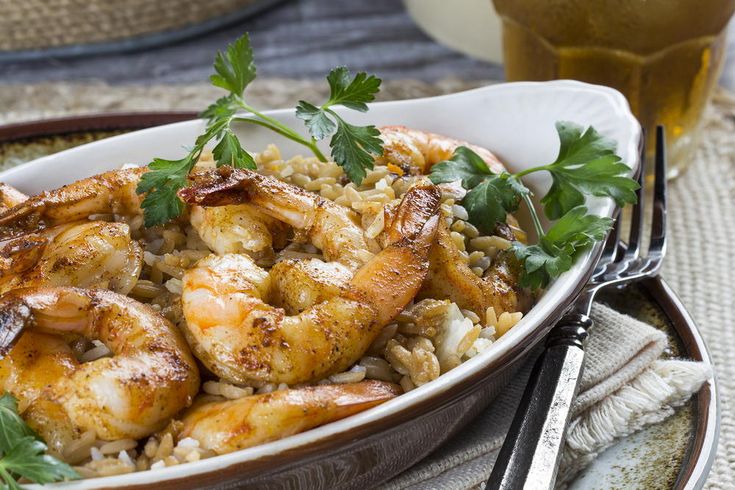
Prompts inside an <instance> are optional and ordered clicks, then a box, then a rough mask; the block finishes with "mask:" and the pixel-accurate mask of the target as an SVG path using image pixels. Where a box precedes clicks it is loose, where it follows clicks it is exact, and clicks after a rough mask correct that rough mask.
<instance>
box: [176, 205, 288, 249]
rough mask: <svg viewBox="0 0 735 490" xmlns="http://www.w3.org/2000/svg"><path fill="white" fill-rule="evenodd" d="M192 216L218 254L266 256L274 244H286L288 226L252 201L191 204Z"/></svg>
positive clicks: (205, 241)
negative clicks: (224, 204)
mask: <svg viewBox="0 0 735 490" xmlns="http://www.w3.org/2000/svg"><path fill="white" fill-rule="evenodd" d="M189 220H190V222H191V225H192V226H193V227H194V229H195V230H197V232H198V233H199V236H200V237H201V238H202V240H203V241H204V243H206V244H207V246H208V247H209V248H210V249H211V250H212V251H214V252H215V253H216V254H217V255H224V254H228V253H248V254H250V255H251V256H252V257H253V258H259V257H264V258H267V257H272V256H273V247H274V246H275V247H278V248H283V247H284V246H285V245H286V243H285V240H286V238H287V235H286V234H287V232H288V226H287V225H285V224H284V223H282V222H281V221H278V220H277V219H274V218H272V217H270V216H268V215H267V214H265V213H262V212H261V211H260V210H259V209H258V208H257V207H255V206H253V205H251V204H233V205H230V206H219V207H201V206H192V208H191V215H190V218H189Z"/></svg>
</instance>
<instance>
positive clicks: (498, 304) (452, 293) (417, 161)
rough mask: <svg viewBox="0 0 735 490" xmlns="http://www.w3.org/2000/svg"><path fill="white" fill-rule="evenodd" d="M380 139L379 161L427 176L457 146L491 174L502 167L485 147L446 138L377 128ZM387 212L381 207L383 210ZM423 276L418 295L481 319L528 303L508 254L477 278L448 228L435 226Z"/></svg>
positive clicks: (520, 308) (400, 128)
mask: <svg viewBox="0 0 735 490" xmlns="http://www.w3.org/2000/svg"><path fill="white" fill-rule="evenodd" d="M380 134H381V138H382V139H383V142H384V151H383V155H382V156H381V157H379V158H378V159H377V163H378V164H381V165H385V164H389V163H391V164H393V165H397V166H399V167H404V168H405V166H406V165H408V166H409V167H410V168H413V169H416V170H418V172H419V173H422V174H427V173H429V172H430V171H431V167H432V166H433V165H435V164H436V163H439V162H441V161H443V160H447V159H449V158H450V157H451V156H452V154H453V153H454V150H456V149H457V147H459V146H467V147H469V148H471V149H472V150H473V151H474V152H475V153H477V154H478V155H479V156H480V157H482V159H483V160H484V161H485V163H487V165H488V167H490V169H491V170H493V171H494V172H496V173H500V172H502V171H504V170H505V168H504V167H503V164H502V163H501V162H500V160H498V158H497V157H496V156H495V155H493V154H492V152H490V151H489V150H487V149H485V148H482V147H480V146H476V145H471V144H469V143H466V142H464V141H459V140H455V139H452V138H449V137H447V136H442V135H439V134H434V133H427V132H424V131H420V130H416V129H410V128H406V127H404V126H386V127H382V128H380ZM388 212H389V210H388V209H386V213H388ZM429 259H430V263H431V265H430V268H429V274H428V276H427V278H426V281H424V285H423V286H422V288H421V291H420V292H419V297H421V298H435V299H449V300H451V301H453V302H455V303H457V304H458V305H459V306H460V307H461V308H465V309H468V310H472V311H474V312H475V313H476V314H477V315H479V316H480V318H484V316H485V312H486V310H487V308H488V307H489V306H493V307H495V309H496V311H499V312H500V311H524V310H525V309H527V308H528V306H529V298H528V297H527V294H526V293H525V292H524V291H523V290H522V289H521V288H520V287H519V286H518V280H519V278H518V274H519V269H518V267H517V265H516V264H515V261H514V259H513V258H512V257H510V256H508V254H503V253H501V254H499V256H498V257H497V258H496V260H495V261H494V262H493V265H492V266H491V267H490V268H489V269H488V270H487V271H486V272H485V274H484V277H482V278H479V277H477V276H476V275H475V274H474V273H473V272H472V270H471V269H470V268H469V267H468V266H467V265H466V264H465V263H464V261H463V260H462V258H461V256H460V253H459V250H458V249H457V246H456V245H455V244H454V242H453V241H452V239H451V236H450V232H449V229H448V227H447V225H446V223H444V221H442V222H441V223H440V224H439V227H438V230H437V234H436V243H435V244H434V246H433V247H432V249H431V253H430V255H429Z"/></svg>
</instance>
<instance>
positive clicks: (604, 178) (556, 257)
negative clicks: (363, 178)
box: [430, 122, 638, 289]
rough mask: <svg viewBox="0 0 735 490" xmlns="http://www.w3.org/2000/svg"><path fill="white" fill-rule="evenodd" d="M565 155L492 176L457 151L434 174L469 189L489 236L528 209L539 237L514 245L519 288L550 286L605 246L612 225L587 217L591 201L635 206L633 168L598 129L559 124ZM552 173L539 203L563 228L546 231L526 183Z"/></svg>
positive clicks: (477, 221)
mask: <svg viewBox="0 0 735 490" xmlns="http://www.w3.org/2000/svg"><path fill="white" fill-rule="evenodd" d="M556 130H557V132H558V133H559V140H560V147H559V155H558V156H557V158H556V160H555V161H554V162H553V163H550V164H548V165H541V166H538V167H532V168H529V169H526V170H524V171H521V172H518V173H515V174H511V173H508V172H502V173H499V174H496V173H494V172H493V171H492V170H490V168H489V167H488V166H487V164H486V163H485V161H484V160H483V159H482V158H481V157H480V156H479V155H477V154H476V153H475V152H474V151H472V150H471V149H469V148H467V147H464V146H462V147H459V148H457V150H456V151H455V152H454V154H453V155H452V157H451V158H450V159H449V160H446V161H444V162H441V163H439V164H437V165H435V166H434V167H432V170H431V175H430V178H431V180H432V181H433V182H434V183H436V184H440V183H446V182H455V181H460V182H461V183H462V187H464V188H465V189H467V194H466V195H465V197H464V199H463V204H464V206H465V208H466V209H467V214H468V215H469V220H470V222H471V223H473V224H474V225H475V226H477V228H478V229H480V230H481V231H482V232H483V233H486V234H491V233H493V232H494V230H495V228H496V226H497V225H498V223H504V222H505V219H506V216H507V214H508V213H512V212H514V211H516V210H517V209H518V207H519V205H520V202H521V201H524V202H525V203H526V205H527V206H528V209H529V212H530V214H531V218H532V221H533V224H534V228H535V229H536V233H537V235H538V237H539V240H538V243H536V244H535V245H526V244H523V243H520V242H514V243H513V247H512V248H513V251H514V253H515V255H516V257H517V258H518V259H519V260H520V261H521V263H522V264H523V266H524V267H523V274H522V276H521V285H522V286H524V287H532V288H534V289H536V288H541V287H545V286H546V285H547V284H548V283H549V282H550V281H551V280H552V279H554V278H556V277H558V276H559V275H561V273H562V272H565V271H567V270H569V268H571V266H572V264H573V263H574V259H575V258H576V256H577V255H578V254H579V253H580V252H582V251H583V250H586V249H587V248H589V247H590V246H591V245H592V244H593V243H594V242H596V241H599V240H602V239H603V238H604V236H605V233H606V232H607V230H608V229H609V228H610V227H611V226H612V220H611V219H610V218H605V217H600V216H595V215H591V214H588V209H587V208H586V207H585V206H584V205H583V204H584V202H585V198H586V196H598V197H611V198H613V199H614V200H615V202H616V203H617V204H618V205H620V206H624V205H625V204H627V203H635V202H636V194H635V191H636V189H638V183H637V182H636V181H635V180H633V179H631V178H629V177H628V176H627V173H628V171H629V168H628V166H627V165H626V164H625V163H623V162H622V161H621V159H620V157H619V156H617V155H616V154H615V142H614V141H612V140H610V139H608V138H605V137H603V136H602V135H600V134H599V133H598V132H597V131H595V129H594V128H592V127H589V128H587V129H586V130H584V128H583V127H581V126H579V125H577V124H574V123H570V122H557V123H556ZM542 171H546V172H549V173H550V174H551V178H552V185H551V188H550V189H549V191H548V192H547V193H546V195H545V196H544V197H543V198H542V199H541V203H542V204H543V205H544V214H546V216H547V217H548V218H549V219H556V220H557V221H556V222H555V223H554V224H553V226H552V227H551V228H550V229H549V230H548V231H544V229H543V227H542V226H541V221H540V220H539V217H538V214H537V213H536V209H535V208H534V206H533V202H532V201H531V191H530V190H529V189H528V188H527V187H526V186H525V185H524V184H523V182H522V181H521V178H522V177H523V176H525V175H528V174H531V173H534V172H542Z"/></svg>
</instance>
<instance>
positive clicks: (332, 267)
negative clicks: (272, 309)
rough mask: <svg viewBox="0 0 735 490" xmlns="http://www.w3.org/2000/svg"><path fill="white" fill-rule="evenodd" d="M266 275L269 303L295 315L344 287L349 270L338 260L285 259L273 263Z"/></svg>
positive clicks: (342, 289) (348, 279) (350, 276)
mask: <svg viewBox="0 0 735 490" xmlns="http://www.w3.org/2000/svg"><path fill="white" fill-rule="evenodd" d="M269 276H270V283H271V288H270V302H271V304H273V305H274V306H280V307H281V308H283V309H284V310H286V314H287V315H296V314H298V313H301V312H302V311H304V310H306V309H307V308H309V307H311V306H313V305H315V304H317V303H321V302H322V301H325V300H328V299H329V298H332V297H334V296H337V295H338V294H340V293H341V292H343V291H345V290H346V289H347V285H348V284H349V283H350V279H352V272H350V270H349V269H348V268H347V267H345V266H343V265H342V264H340V263H339V262H323V261H321V260H319V259H302V260H294V259H287V260H283V261H281V262H278V263H277V264H276V265H274V266H273V267H272V268H271V270H270V273H269Z"/></svg>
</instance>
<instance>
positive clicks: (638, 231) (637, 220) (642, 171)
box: [624, 129, 646, 261]
mask: <svg viewBox="0 0 735 490" xmlns="http://www.w3.org/2000/svg"><path fill="white" fill-rule="evenodd" d="M645 178H646V130H645V129H644V130H643V133H642V134H641V148H640V165H639V166H638V185H639V187H638V190H637V191H636V193H635V194H636V197H637V198H638V202H637V203H636V204H634V205H633V209H632V212H631V216H630V235H629V236H628V248H627V249H626V250H625V256H624V260H625V261H629V260H633V259H635V258H636V257H638V254H639V253H640V250H641V235H642V234H643V219H642V216H643V210H644V208H645V201H646V189H645V186H644V185H643V184H644V182H645Z"/></svg>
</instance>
